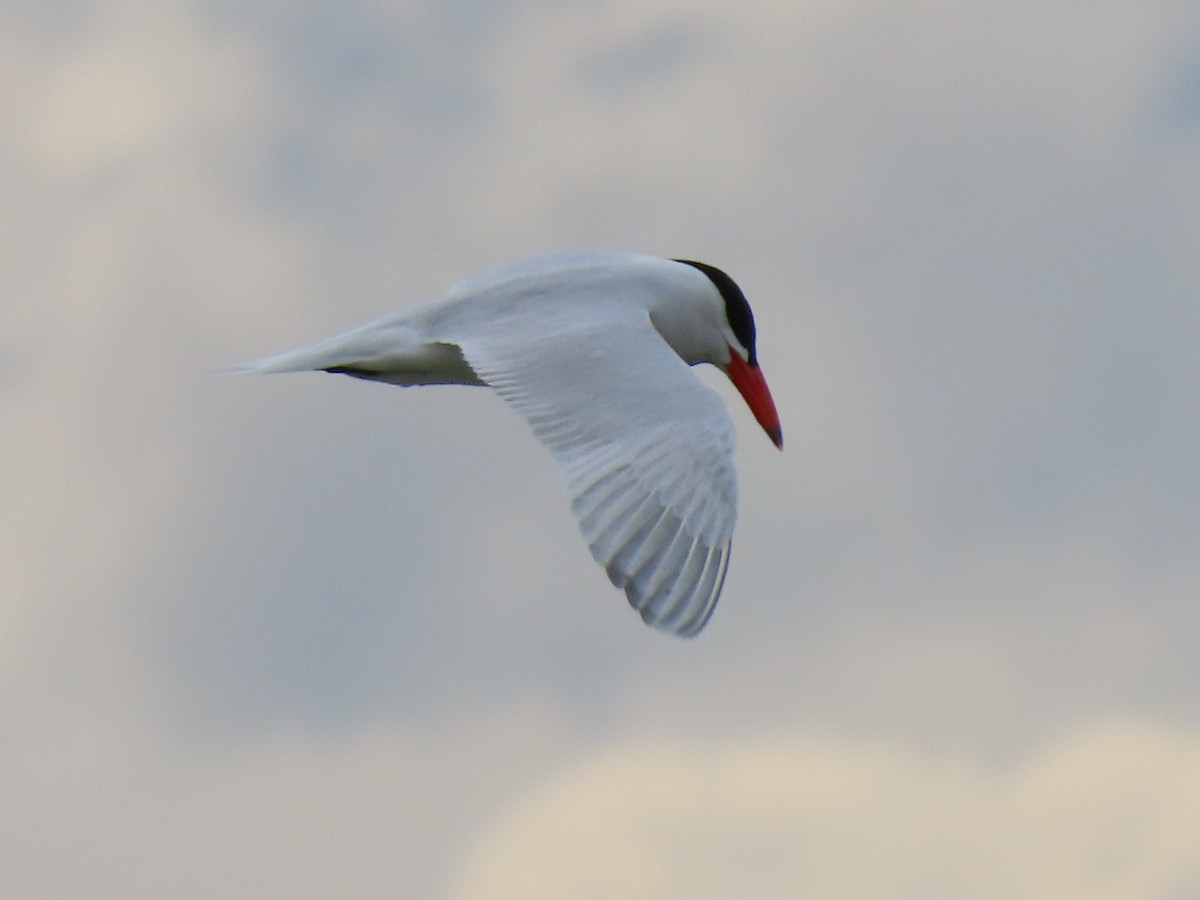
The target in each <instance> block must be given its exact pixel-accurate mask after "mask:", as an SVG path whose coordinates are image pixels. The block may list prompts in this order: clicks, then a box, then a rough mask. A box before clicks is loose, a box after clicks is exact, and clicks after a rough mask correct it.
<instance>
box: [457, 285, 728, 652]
mask: <svg viewBox="0 0 1200 900" xmlns="http://www.w3.org/2000/svg"><path fill="white" fill-rule="evenodd" d="M496 324H497V326H498V328H497V330H493V331H490V332H489V333H488V334H487V335H486V336H485V335H476V336H474V337H460V338H458V339H456V343H457V344H458V345H459V347H460V349H461V350H462V353H463V355H464V357H465V358H466V360H467V362H468V364H469V365H470V366H471V368H472V369H473V370H474V371H475V373H476V374H477V375H478V376H479V377H480V379H481V380H482V381H484V382H485V383H486V384H488V385H490V386H491V387H492V388H494V389H495V390H496V391H497V392H498V393H499V394H500V395H501V396H502V397H503V398H504V399H505V400H506V401H507V402H508V403H509V404H510V405H511V406H512V407H513V408H514V409H516V410H517V412H519V413H521V415H523V416H524V417H525V418H526V419H527V420H528V421H529V423H530V425H531V426H532V427H533V431H534V433H535V434H536V435H537V437H538V438H539V439H540V440H541V441H542V443H543V444H545V445H546V446H547V447H548V448H549V449H550V451H551V453H552V454H553V455H554V457H555V459H556V460H557V462H558V465H559V466H560V467H561V469H562V471H563V473H564V475H565V476H566V480H567V485H568V489H569V490H570V493H571V498H572V499H571V508H572V510H573V512H574V513H575V516H576V517H577V518H578V520H579V527H580V530H581V531H582V532H583V537H584V539H585V540H586V541H587V543H588V545H589V546H590V547H591V551H592V555H593V556H594V557H595V558H596V561H597V562H598V563H600V565H602V566H603V567H604V568H605V570H606V571H607V572H608V576H609V578H610V579H611V580H612V582H613V584H615V585H616V586H617V587H619V588H622V589H624V591H625V593H626V595H627V596H628V598H629V602H630V604H631V605H632V606H633V607H634V608H635V609H636V610H637V611H638V612H639V613H641V616H642V618H643V619H644V620H645V621H646V622H647V623H648V624H650V625H652V626H654V627H655V628H660V629H663V630H666V631H671V632H674V633H676V634H680V635H685V636H691V635H694V634H696V633H697V632H699V631H700V629H701V628H703V627H704V624H705V622H707V621H708V617H709V616H710V615H711V614H712V611H713V607H714V606H715V604H716V602H717V597H718V596H719V594H720V593H721V586H722V583H723V582H724V579H725V568H726V566H727V564H728V562H729V549H730V543H731V539H732V535H733V524H734V519H735V517H736V507H737V485H736V479H735V475H734V468H733V423H732V421H731V420H730V418H729V413H728V412H727V410H726V408H725V404H724V401H723V400H722V399H721V396H720V394H718V393H717V391H716V390H714V389H713V388H712V387H710V386H709V385H708V384H706V383H705V382H704V381H702V380H701V379H699V378H698V377H697V376H696V375H695V374H694V373H693V372H692V371H690V369H689V367H688V365H687V364H686V363H684V361H683V360H682V359H680V358H679V356H678V355H677V354H676V353H675V352H674V351H673V350H672V349H671V348H670V346H668V344H667V343H666V342H665V341H664V340H663V339H662V337H661V336H659V334H658V332H657V331H655V329H654V327H653V325H652V324H651V322H650V318H649V315H648V314H647V313H646V311H645V309H639V308H637V307H636V306H633V305H625V304H612V305H602V306H597V307H595V308H594V309H593V310H588V311H584V312H582V313H581V312H580V309H579V307H578V306H575V305H572V310H571V314H570V315H569V316H568V315H553V314H551V315H550V316H542V317H539V318H537V319H536V320H534V319H532V318H530V317H526V316H520V317H518V319H517V320H515V321H513V322H506V323H503V324H499V323H496Z"/></svg>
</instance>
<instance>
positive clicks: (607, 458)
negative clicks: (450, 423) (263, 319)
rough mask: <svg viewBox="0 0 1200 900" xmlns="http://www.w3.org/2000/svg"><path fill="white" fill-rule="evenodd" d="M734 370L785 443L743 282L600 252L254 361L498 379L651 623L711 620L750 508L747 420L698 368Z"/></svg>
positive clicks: (413, 381) (542, 265) (495, 277)
mask: <svg viewBox="0 0 1200 900" xmlns="http://www.w3.org/2000/svg"><path fill="white" fill-rule="evenodd" d="M703 362H707V363H712V364H714V365H717V366H720V367H722V368H723V369H725V370H726V372H727V373H728V374H729V375H730V378H731V379H732V380H733V381H734V383H735V385H737V387H738V389H739V390H740V391H741V392H742V394H743V395H744V396H745V397H746V399H747V402H748V403H749V404H750V406H751V409H752V410H753V411H754V413H755V415H756V417H757V418H758V420H759V422H760V424H762V426H763V427H764V429H766V430H767V432H768V434H770V435H771V438H772V440H774V441H775V442H776V444H777V445H778V444H780V443H781V438H780V435H779V420H778V417H777V415H776V414H775V409H774V404H773V402H772V401H771V398H770V393H769V392H768V391H767V387H766V382H765V381H764V380H763V379H762V375H761V373H760V372H759V370H758V367H757V360H756V357H755V348H754V323H753V318H752V316H751V314H750V309H749V306H748V305H747V304H746V301H745V298H744V297H743V296H742V294H741V291H740V290H738V288H737V286H736V285H734V284H733V282H732V281H731V280H730V279H729V278H728V276H726V275H725V274H724V273H723V272H720V270H717V269H713V268H711V267H709V266H705V265H703V264H701V263H693V262H684V261H678V260H664V259H659V258H657V257H651V256H642V255H638V254H632V253H615V252H601V251H585V252H573V253H561V254H556V255H553V256H548V257H542V258H539V259H534V260H529V261H527V262H521V263H515V264H513V265H510V266H505V267H502V268H499V269H494V270H492V271H489V272H485V273H484V274H482V275H479V276H476V277H474V278H470V279H467V280H465V281H462V282H460V283H459V284H457V285H455V286H454V287H452V288H451V289H450V292H449V294H448V296H447V297H446V298H445V299H443V300H440V301H436V302H433V303H426V304H422V305H419V306H414V307H411V308H410V309H407V310H404V311H402V312H400V313H397V314H394V315H392V316H388V317H386V318H383V319H378V320H376V321H374V322H370V323H368V324H366V325H363V326H361V327H359V328H357V329H354V330H352V331H349V332H346V333H345V334H342V335H339V336H337V337H334V338H331V339H329V340H327V341H323V342H321V343H318V344H314V345H313V346H311V347H307V348H304V349H300V350H296V351H293V352H291V353H284V354H281V355H279V356H274V357H270V358H268V359H264V360H261V361H259V362H257V363H251V364H249V365H248V366H245V367H244V370H246V371H254V372H295V371H307V370H322V371H327V372H334V373H339V374H346V375H351V376H353V377H356V378H363V379H367V380H372V381H382V382H387V383H390V384H397V385H405V386H407V385H418V384H472V385H486V386H489V387H491V388H493V389H495V390H496V391H497V393H499V394H500V395H501V396H502V397H503V398H504V399H505V400H506V401H507V402H508V403H509V404H510V405H511V406H512V407H513V408H514V409H516V410H517V411H518V412H519V413H521V414H522V415H523V416H525V418H526V419H527V420H528V421H529V423H530V424H531V426H532V427H533V430H534V433H535V434H536V435H537V437H538V438H539V439H540V440H541V441H542V442H543V443H544V444H545V445H546V446H547V447H548V448H549V449H550V451H551V453H552V454H553V455H554V457H555V459H556V461H557V462H558V464H559V466H560V467H561V468H562V470H563V472H564V474H565V476H566V479H567V485H568V489H569V491H570V493H571V497H572V509H573V510H574V512H575V514H576V517H577V518H578V519H579V524H580V529H581V531H582V532H583V536H584V538H585V540H587V542H588V544H589V546H590V547H591V550H592V555H593V556H594V557H595V558H596V560H597V562H599V563H600V564H601V565H602V566H604V567H605V569H606V570H607V572H608V574H609V577H610V579H611V580H612V582H613V584H615V585H616V586H618V587H620V588H623V589H624V590H625V592H626V594H627V595H628V597H629V601H630V603H631V604H632V605H633V606H634V607H635V608H636V609H637V610H638V611H639V612H640V613H641V615H642V618H643V619H645V621H646V622H648V623H649V624H651V625H653V626H655V627H658V628H662V629H665V630H668V631H672V632H675V633H677V634H682V635H693V634H696V633H697V632H698V631H699V630H700V629H701V628H702V627H703V626H704V624H705V622H706V621H707V620H708V617H709V616H710V615H711V613H712V609H713V606H714V605H715V603H716V600H717V597H718V595H719V594H720V590H721V585H722V582H723V580H724V575H725V567H726V565H727V563H728V558H729V548H730V543H731V539H732V534H733V523H734V519H735V516H736V481H735V477H734V471H733V459H732V455H733V425H732V422H731V421H730V419H729V415H728V413H727V411H726V409H725V405H724V403H723V402H722V400H721V398H720V395H719V394H718V393H717V392H716V391H714V390H713V389H712V388H711V387H709V386H708V385H707V384H705V383H704V382H703V381H701V380H700V379H698V378H696V377H695V375H694V374H693V373H692V372H691V371H689V368H688V367H689V366H690V365H695V364H697V363H703Z"/></svg>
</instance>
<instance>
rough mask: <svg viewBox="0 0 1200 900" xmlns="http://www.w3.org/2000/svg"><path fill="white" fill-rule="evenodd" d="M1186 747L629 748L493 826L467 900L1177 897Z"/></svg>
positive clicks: (1187, 806)
mask: <svg viewBox="0 0 1200 900" xmlns="http://www.w3.org/2000/svg"><path fill="white" fill-rule="evenodd" d="M1198 771H1200V734H1196V733H1194V732H1186V731H1171V730H1169V729H1163V728H1161V727H1159V726H1155V725H1146V724H1144V723H1138V722H1123V721H1110V722H1106V723H1102V724H1093V725H1090V726H1087V727H1085V728H1081V729H1079V730H1077V731H1075V732H1073V733H1071V734H1069V735H1068V736H1065V737H1064V738H1063V739H1061V740H1059V741H1056V742H1054V743H1052V744H1049V745H1045V746H1041V747H1039V748H1037V749H1036V751H1033V752H1032V753H1031V754H1030V755H1029V757H1028V758H1027V759H1025V760H1024V761H1023V762H1022V764H1020V765H1019V766H1016V767H1015V768H1012V769H1005V768H994V767H988V766H984V765H979V764H978V763H973V762H969V761H964V760H961V759H954V758H938V757H936V756H929V755H916V754H912V753H909V752H906V751H904V750H903V749H900V748H897V747H887V746H881V745H878V744H875V745H853V744H846V743H839V742H837V741H830V740H825V739H819V738H812V737H800V738H791V739H789V738H774V739H770V738H762V739H755V740H748V741H744V742H735V743H718V744H716V745H707V746H706V745H698V744H682V743H663V742H645V741H631V742H626V743H623V744H621V745H618V746H616V747H614V748H612V749H610V750H609V751H607V752H605V753H602V754H600V755H598V756H596V757H593V758H590V759H586V760H583V761H580V762H579V763H577V764H576V765H574V766H571V767H569V768H568V769H567V770H566V771H564V772H561V773H559V774H558V775H557V776H555V777H553V778H549V779H546V780H545V781H543V782H542V783H540V784H539V785H537V786H536V787H534V788H533V789H532V790H529V791H527V792H526V793H524V794H522V795H521V796H520V797H518V798H517V799H515V800H514V801H513V802H511V803H510V804H509V805H508V806H507V807H506V808H504V809H503V810H502V811H501V813H500V814H499V815H497V816H496V818H495V820H494V821H493V822H492V823H491V825H490V826H489V827H488V828H487V829H486V830H485V831H484V833H483V834H482V835H481V836H480V838H479V839H478V842H477V844H476V846H475V848H474V849H473V851H472V852H471V854H470V855H469V857H468V861H467V862H466V864H465V865H464V867H463V871H462V874H461V878H460V880H459V882H458V884H457V886H456V888H455V890H454V891H453V892H452V894H451V896H452V897H454V898H455V900H476V898H484V897H487V898H491V900H500V898H508V897H512V898H517V897H521V898H530V900H533V898H543V897H545V898H551V897H553V898H571V900H584V898H602V897H603V898H626V897H628V898H634V897H637V898H641V897H657V898H663V900H668V898H688V900H703V898H710V897H711V898H714V900H716V898H725V897H731V896H753V897H762V898H776V897H777V898H781V900H782V898H792V897H798V896H820V897H828V898H843V897H844V898H851V897H869V896H888V897H897V898H904V897H912V898H922V900H925V898H939V897H945V898H949V897H964V896H972V897H989V898H997V900H999V898H1012V900H1017V898H1028V897H1051V896H1053V897H1061V898H1080V900H1083V898H1089V900H1091V898H1106V900H1118V898H1129V900H1135V898H1136V900H1143V898H1151V897H1153V898H1181V897H1184V896H1188V895H1189V893H1190V892H1194V891H1195V890H1196V889H1197V888H1200V863H1198V862H1197V860H1200V777H1198V776H1197V772H1198Z"/></svg>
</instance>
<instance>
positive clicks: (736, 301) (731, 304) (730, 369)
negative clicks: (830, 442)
mask: <svg viewBox="0 0 1200 900" xmlns="http://www.w3.org/2000/svg"><path fill="white" fill-rule="evenodd" d="M675 262H679V263H683V264H684V265H688V266H691V267H692V268H694V269H696V270H698V271H700V272H702V273H703V274H704V275H705V276H706V277H707V278H708V281H709V282H710V283H711V285H712V287H713V288H715V290H716V294H717V296H718V297H719V299H720V305H719V307H718V312H717V319H718V323H717V324H718V327H719V328H720V330H721V332H722V335H723V338H724V344H725V346H724V348H723V349H724V351H726V352H727V355H728V359H726V358H725V357H726V353H722V352H719V351H718V352H716V353H714V356H715V358H713V359H708V360H705V361H706V362H712V363H713V364H714V365H716V366H719V367H720V368H721V369H722V370H723V371H724V372H725V374H726V375H727V376H729V380H730V381H732V382H733V386H734V387H736V388H737V389H738V393H740V394H741V395H742V397H743V398H744V399H745V401H746V405H747V406H749V407H750V412H752V413H753V414H754V418H755V419H756V420H757V421H758V424H759V425H761V426H762V429H763V431H765V432H766V433H767V436H768V437H769V438H770V439H771V442H772V443H774V444H775V446H776V447H778V448H779V449H780V450H782V449H783V429H782V428H781V427H780V424H779V413H778V412H777V411H776V410H775V401H774V400H773V399H772V398H771V391H770V389H769V388H768V387H767V380H766V378H764V377H763V374H762V370H761V369H760V368H759V367H758V355H757V352H756V350H755V337H756V335H755V331H754V313H752V312H751V311H750V304H749V303H748V302H746V295H745V294H743V293H742V289H741V288H739V287H738V286H737V282H735V281H734V280H733V279H732V278H730V277H729V276H728V275H726V274H725V273H724V272H723V271H721V270H720V269H718V268H717V267H716V266H710V265H708V264H707V263H702V262H696V261H695V260H691V259H677V260H675Z"/></svg>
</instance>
